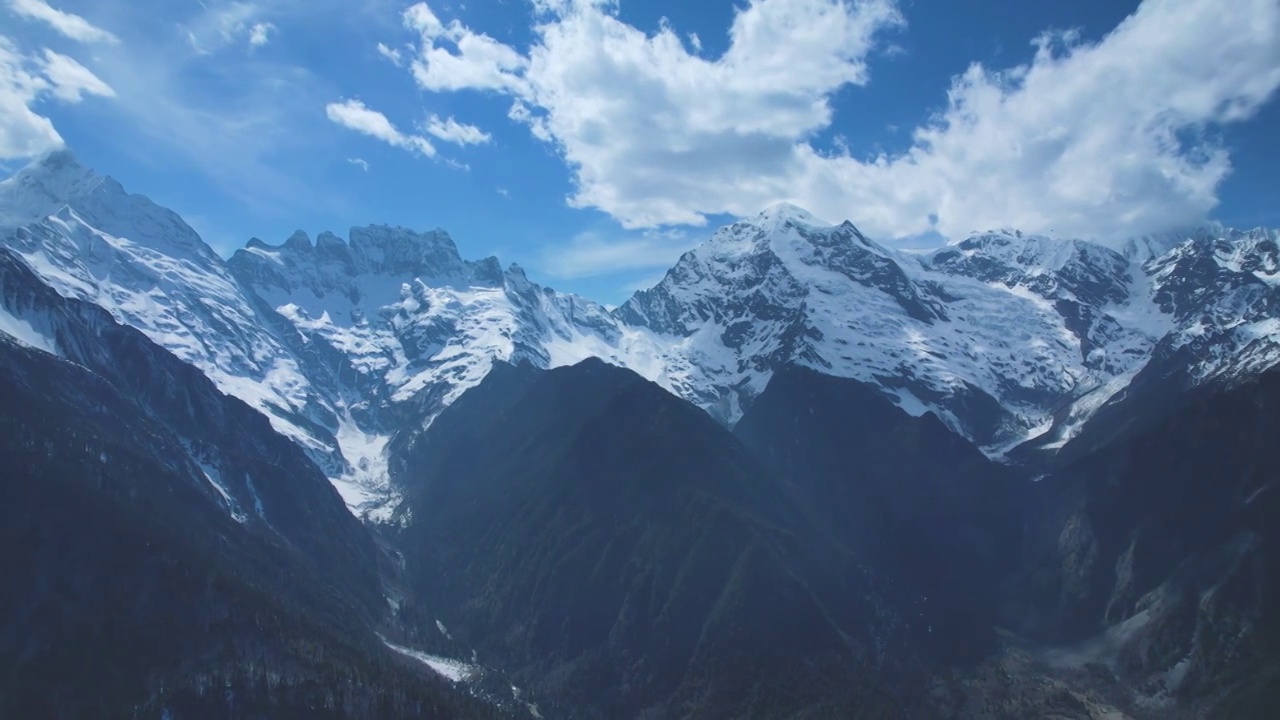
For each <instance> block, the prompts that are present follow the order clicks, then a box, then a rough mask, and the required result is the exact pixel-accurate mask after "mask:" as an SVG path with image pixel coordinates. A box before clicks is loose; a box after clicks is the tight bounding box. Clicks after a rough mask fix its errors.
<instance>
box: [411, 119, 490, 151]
mask: <svg viewBox="0 0 1280 720" xmlns="http://www.w3.org/2000/svg"><path fill="white" fill-rule="evenodd" d="M424 129H425V130H426V131H427V133H428V134H430V135H431V136H433V137H436V138H439V139H441V140H444V141H445V142H451V143H456V144H458V145H483V144H484V143H487V142H489V140H490V137H489V134H488V133H486V132H484V131H483V130H481V129H480V128H478V127H476V126H475V125H465V124H463V123H460V122H458V121H457V120H454V119H453V118H448V119H446V120H441V119H440V118H438V117H436V116H435V115H432V116H431V119H429V120H428V121H427V124H426V126H425V128H424Z"/></svg>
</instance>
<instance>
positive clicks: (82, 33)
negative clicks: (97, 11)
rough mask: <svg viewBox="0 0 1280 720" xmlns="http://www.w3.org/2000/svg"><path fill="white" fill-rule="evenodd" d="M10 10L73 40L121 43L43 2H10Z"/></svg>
mask: <svg viewBox="0 0 1280 720" xmlns="http://www.w3.org/2000/svg"><path fill="white" fill-rule="evenodd" d="M9 9H10V10H12V11H13V12H14V13H15V14H17V15H18V16H19V17H22V18H25V19H27V20H36V21H39V22H42V23H45V24H46V25H48V26H49V27H51V28H53V29H54V30H57V31H58V32H59V33H62V34H63V35H65V36H66V37H68V38H71V39H72V40H76V41H79V42H86V43H88V42H104V43H117V42H120V39H119V38H117V37H116V36H115V35H114V34H113V33H110V32H108V31H106V30H103V29H102V28H100V27H96V26H94V25H93V24H92V23H90V22H89V21H88V20H85V19H84V18H82V17H80V16H79V15H75V14H72V13H69V12H64V11H62V10H58V9H57V8H54V7H52V6H50V5H49V4H48V3H46V2H44V1H43V0H9Z"/></svg>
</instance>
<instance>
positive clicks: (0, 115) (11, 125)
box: [0, 36, 115, 160]
mask: <svg viewBox="0 0 1280 720" xmlns="http://www.w3.org/2000/svg"><path fill="white" fill-rule="evenodd" d="M85 94H89V95H101V96H106V97H111V96H113V95H114V94H115V93H114V91H113V90H112V89H111V87H110V86H108V85H107V84H106V83H104V82H103V81H102V80H100V79H99V78H98V77H97V76H96V75H94V74H93V73H92V72H90V71H89V69H88V68H86V67H84V66H83V65H81V64H80V63H78V62H76V61H75V60H73V59H71V58H69V57H67V56H65V55H60V54H58V53H56V52H53V51H51V50H45V51H44V52H43V54H42V55H41V56H35V57H33V56H28V55H25V54H23V53H22V52H20V51H19V49H18V48H17V46H16V45H14V44H13V42H12V41H10V40H9V39H8V38H6V37H4V36H0V160H11V159H22V158H29V157H33V156H35V155H39V154H40V153H43V152H46V151H48V150H52V149H54V148H57V147H60V146H62V144H63V141H62V136H61V135H59V134H58V131H57V130H56V129H55V128H54V126H53V122H52V121H50V120H49V118H47V117H45V116H44V115H41V114H39V113H37V112H36V111H35V110H33V109H32V105H33V104H34V103H36V102H37V101H38V100H39V99H41V98H43V97H52V98H53V99H55V100H61V101H63V102H68V103H75V102H79V101H80V100H81V98H82V97H83V96H84V95H85Z"/></svg>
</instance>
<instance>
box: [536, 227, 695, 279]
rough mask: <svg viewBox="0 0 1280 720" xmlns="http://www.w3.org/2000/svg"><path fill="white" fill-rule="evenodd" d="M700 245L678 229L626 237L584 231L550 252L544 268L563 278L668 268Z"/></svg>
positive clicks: (542, 263)
mask: <svg viewBox="0 0 1280 720" xmlns="http://www.w3.org/2000/svg"><path fill="white" fill-rule="evenodd" d="M696 244H697V240H696V239H695V238H693V237H692V236H690V235H689V234H688V233H685V232H681V231H676V230H668V231H656V230H651V231H646V232H642V233H631V234H626V235H624V236H622V237H614V236H610V235H607V234H603V233H599V232H584V233H580V234H579V235H577V236H575V237H574V238H573V239H572V240H570V241H569V242H568V243H566V244H564V245H558V246H555V247H552V248H549V249H547V250H546V251H545V252H544V253H543V255H542V258H541V262H540V268H541V269H542V270H543V271H544V272H546V273H547V274H549V275H551V276H553V277H557V278H562V279H574V278H584V277H595V276H600V275H610V274H614V273H620V272H632V271H637V270H653V269H657V268H667V267H670V266H671V265H672V264H673V263H675V261H676V259H677V258H679V257H680V255H681V254H682V253H683V252H685V251H686V250H689V249H691V248H692V247H694V246H695V245H696Z"/></svg>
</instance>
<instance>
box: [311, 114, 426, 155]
mask: <svg viewBox="0 0 1280 720" xmlns="http://www.w3.org/2000/svg"><path fill="white" fill-rule="evenodd" d="M325 114H326V115H328V116H329V119H330V120H332V121H333V122H335V123H337V124H339V125H342V126H343V127H346V128H349V129H351V130H355V131H356V132H359V133H363V134H365V135H368V136H369V137H372V138H376V139H378V140H381V141H382V142H385V143H387V144H388V145H393V146H395V147H398V148H402V149H404V150H410V151H413V152H419V153H422V154H423V155H426V156H427V157H435V154H436V149H435V147H434V146H432V144H431V142H430V141H429V140H427V139H426V138H424V137H422V136H420V135H413V134H407V133H403V132H401V131H400V130H399V129H397V128H396V126H395V125H393V124H391V121H390V120H388V119H387V116H386V115H383V114H382V113H380V112H378V111H377V110H371V109H369V108H368V107H365V104H364V103H363V102H361V101H359V100H344V101H342V102H336V103H329V104H328V105H327V106H325Z"/></svg>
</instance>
